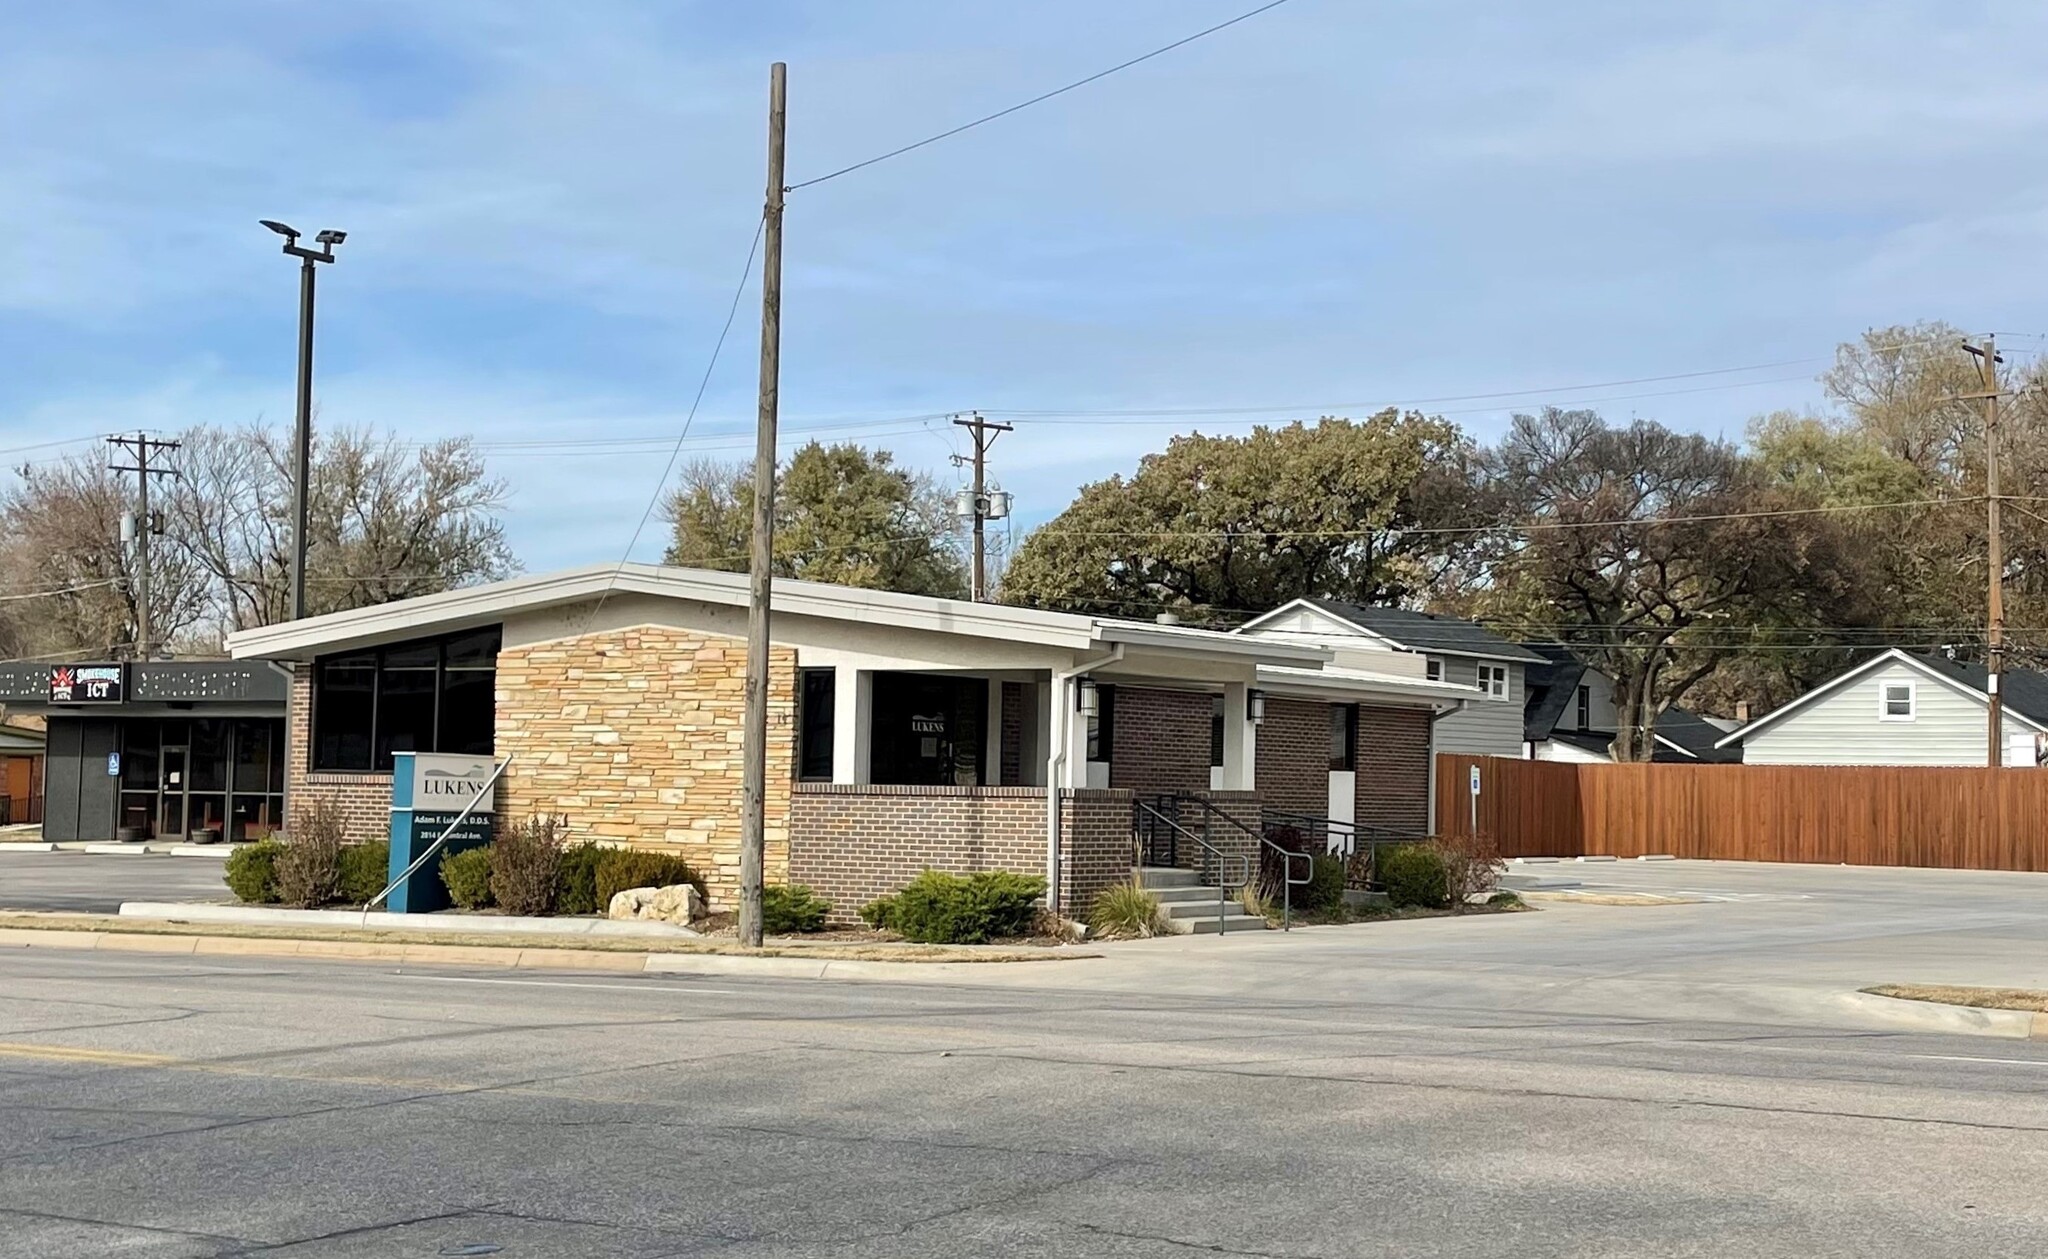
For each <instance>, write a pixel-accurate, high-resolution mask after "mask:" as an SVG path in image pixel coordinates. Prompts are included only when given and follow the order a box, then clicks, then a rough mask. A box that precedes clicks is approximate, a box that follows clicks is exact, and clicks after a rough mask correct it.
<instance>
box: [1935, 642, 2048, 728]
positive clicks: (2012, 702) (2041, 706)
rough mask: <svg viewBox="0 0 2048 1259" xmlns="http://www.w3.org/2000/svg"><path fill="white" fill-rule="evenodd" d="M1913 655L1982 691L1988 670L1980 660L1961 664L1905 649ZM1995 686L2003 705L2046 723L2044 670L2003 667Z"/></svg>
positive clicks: (2047, 695)
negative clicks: (2003, 669) (2039, 671)
mask: <svg viewBox="0 0 2048 1259" xmlns="http://www.w3.org/2000/svg"><path fill="white" fill-rule="evenodd" d="M1907 654H1909V655H1911V656H1912V657H1913V659H1915V660H1917V661H1919V662H1920V663H1921V664H1924V665H1926V666H1927V667H1928V668H1930V669H1933V670H1934V671H1935V672H1937V673H1941V674H1945V675H1947V676H1948V677H1951V678H1954V679H1955V680H1956V681H1958V682H1960V683H1962V684H1963V685H1964V686H1967V687H1969V688H1970V689H1971V690H1973V691H1975V692H1977V693H1978V694H1979V695H1982V694H1984V693H1985V691H1984V680H1985V678H1986V677H1987V676H1988V673H1989V671H1988V670H1987V669H1985V667H1984V666H1983V665H1981V664H1965V663H1963V662H1962V661H1959V660H1950V659H1949V658H1948V657H1947V656H1933V655H1926V654H1923V653H1921V652H1917V651H1916V652H1909V653H1907ZM1998 689H1999V691H2000V693H2001V694H2003V695H2004V696H2005V706H2006V707H2007V708H2010V709H2013V710H2014V711H2016V712H2018V713H2019V714H2020V715H2021V716H2023V717H2025V718H2027V719H2028V720H2029V721H2036V722H2040V723H2042V724H2043V725H2048V674H2042V673H2036V672H2034V671H2033V670H2032V669H2007V670H2005V671H2004V672H2003V673H2001V674H1999V675H1998Z"/></svg>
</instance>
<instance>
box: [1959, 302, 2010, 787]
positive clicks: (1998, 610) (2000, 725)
mask: <svg viewBox="0 0 2048 1259" xmlns="http://www.w3.org/2000/svg"><path fill="white" fill-rule="evenodd" d="M1963 349H1965V350H1967V351H1968V352H1969V353H1971V354H1974V355H1976V356H1977V374H1978V375H1979V376H1980V377H1981V378H1982V379H1983V382H1984V388H1983V389H1982V390H1981V391H1980V392H1979V393H1978V394H1977V395H1976V396H1977V397H1980V398H1982V399H1983V400H1984V514H1985V521H1984V525H1985V528H1984V542H1985V551H1986V554H1985V584H1986V587H1987V607H1986V617H1985V653H1984V694H1985V698H1986V699H1987V701H1988V703H1987V704H1986V708H1985V711H1986V714H1987V717H1986V722H1987V726H1986V737H1987V738H1988V739H1989V741H1990V745H1991V746H1990V751H1989V759H1988V760H1987V762H1986V763H1987V764H1988V765H1989V766H1990V767H1991V768H1992V769H1997V768H1998V767H1999V766H2001V765H2003V764H2005V747H2004V744H2005V695H2004V693H2003V690H2002V688H2001V686H2000V678H2001V675H2003V674H2004V672H2005V540H2004V537H2003V534H2002V532H2001V527H2002V525H2003V523H2004V522H2003V519H2002V515H2001V511H2000V502H1999V493H1998V364H1999V358H1998V338H1997V337H1996V336H1994V335H1986V336H1985V338H1984V344H1983V345H1970V344H1967V343H1965V344H1964V346H1963Z"/></svg>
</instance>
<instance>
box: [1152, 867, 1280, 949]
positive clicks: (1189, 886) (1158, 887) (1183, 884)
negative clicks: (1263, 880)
mask: <svg viewBox="0 0 2048 1259" xmlns="http://www.w3.org/2000/svg"><path fill="white" fill-rule="evenodd" d="M1138 886H1139V887H1142V888H1144V889H1145V890H1146V891H1148V892H1150V893H1152V895H1153V897H1154V899H1156V900H1157V901H1158V902H1159V907H1160V908H1161V909H1163V910H1165V911H1166V920H1167V921H1168V922H1169V923H1172V924H1173V929H1174V930H1175V931H1177V932H1179V933H1181V934H1182V935H1200V934H1207V935H1213V934H1215V933H1216V932H1219V931H1264V930H1265V929H1266V920H1265V919H1264V918H1261V917H1259V916H1258V915H1256V914H1248V913H1246V912H1245V911H1244V906H1243V905H1241V904H1239V903H1238V900H1237V896H1236V895H1235V894H1234V893H1230V892H1224V893H1221V894H1220V895H1221V896H1222V899H1223V914H1222V917H1221V919H1220V920H1219V919H1218V917H1217V914H1216V901H1217V897H1218V895H1219V892H1218V890H1217V888H1216V885H1215V884H1213V883H1211V884H1204V883H1202V882H1201V876H1200V875H1198V874H1196V873H1195V872H1194V871H1192V870H1176V869H1169V868H1165V867H1159V866H1147V867H1146V868H1144V869H1143V870H1140V871H1139V872H1138Z"/></svg>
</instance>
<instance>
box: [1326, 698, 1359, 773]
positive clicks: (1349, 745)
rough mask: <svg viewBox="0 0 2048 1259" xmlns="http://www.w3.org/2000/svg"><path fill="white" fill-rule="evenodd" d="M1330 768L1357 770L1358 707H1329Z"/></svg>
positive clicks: (1342, 705) (1337, 705)
mask: <svg viewBox="0 0 2048 1259" xmlns="http://www.w3.org/2000/svg"><path fill="white" fill-rule="evenodd" d="M1330 768H1331V769H1333V770H1339V771H1342V770H1352V769H1357V768H1358V705H1356V704H1332V705H1330Z"/></svg>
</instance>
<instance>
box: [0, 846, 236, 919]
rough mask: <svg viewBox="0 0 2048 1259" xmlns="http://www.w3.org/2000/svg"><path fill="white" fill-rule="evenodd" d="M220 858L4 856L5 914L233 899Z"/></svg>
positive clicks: (0, 856)
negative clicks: (156, 902) (129, 902)
mask: <svg viewBox="0 0 2048 1259" xmlns="http://www.w3.org/2000/svg"><path fill="white" fill-rule="evenodd" d="M222 865H223V860H222V858H220V857H215V856H211V855H209V856H204V857H173V856H170V855H168V854H159V853H135V854H129V853H122V854H119V855H108V856H102V855H100V854H98V853H83V852H23V853H4V852H0V910H7V909H37V910H66V911H70V912H73V913H89V914H111V913H113V912H114V911H115V910H117V909H119V908H120V907H121V902H122V901H231V900H233V899H234V897H232V896H230V895H229V894H228V890H227V887H226V885H224V884H223V883H222V882H221V868H222Z"/></svg>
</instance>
